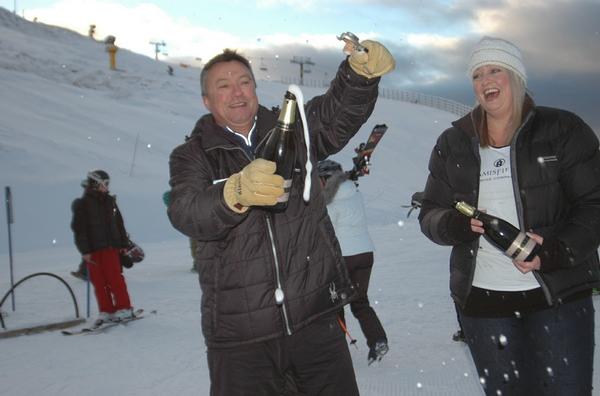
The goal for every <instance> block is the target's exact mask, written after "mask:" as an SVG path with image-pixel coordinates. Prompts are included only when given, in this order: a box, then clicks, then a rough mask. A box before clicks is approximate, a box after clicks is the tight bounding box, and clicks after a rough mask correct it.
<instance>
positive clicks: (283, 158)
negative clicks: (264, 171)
mask: <svg viewBox="0 0 600 396" xmlns="http://www.w3.org/2000/svg"><path fill="white" fill-rule="evenodd" d="M295 122H296V96H295V95H294V94H292V93H291V92H289V91H287V92H286V93H285V96H284V98H283V104H282V105H281V113H279V119H278V120H277V125H275V127H274V128H273V129H272V130H271V131H270V132H269V134H268V135H267V138H266V141H264V144H262V145H260V146H259V147H258V148H257V151H256V157H257V158H264V159H266V160H269V161H273V162H275V164H277V169H276V170H275V173H276V174H278V175H280V176H281V177H283V179H284V184H283V188H284V193H283V195H282V196H281V197H279V199H278V200H277V201H278V202H277V204H275V205H274V206H265V207H264V208H265V209H268V210H271V211H274V212H282V211H284V210H285V209H286V208H287V204H288V200H289V197H290V190H291V189H292V174H293V173H294V165H295V163H296V140H295V139H294V129H295Z"/></svg>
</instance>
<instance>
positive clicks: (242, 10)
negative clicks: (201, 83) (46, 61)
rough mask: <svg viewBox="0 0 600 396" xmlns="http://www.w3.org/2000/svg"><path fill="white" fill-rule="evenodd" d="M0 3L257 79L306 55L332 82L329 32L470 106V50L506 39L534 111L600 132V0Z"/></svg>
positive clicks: (136, 47)
mask: <svg viewBox="0 0 600 396" xmlns="http://www.w3.org/2000/svg"><path fill="white" fill-rule="evenodd" d="M0 6H2V7H4V8H6V9H8V10H14V9H15V7H16V9H17V13H18V14H19V15H21V16H25V18H27V19H29V20H32V19H33V18H34V17H37V18H38V21H40V22H44V23H49V24H56V25H60V26H64V27H68V28H70V29H72V30H75V31H78V32H80V33H82V34H87V31H88V27H89V25H90V24H92V23H93V24H96V25H97V28H96V32H97V34H96V38H99V39H102V38H104V37H105V36H107V35H109V34H111V35H114V36H116V37H117V45H119V46H121V47H124V48H128V49H131V50H133V51H135V52H139V53H142V54H146V55H148V56H152V57H154V55H155V53H154V48H155V47H154V46H153V45H151V44H150V42H151V41H153V42H162V41H164V42H165V43H166V45H165V46H164V47H162V46H161V47H159V48H160V50H161V53H160V54H159V59H162V60H173V59H179V57H188V58H190V59H194V58H200V59H202V60H207V59H209V58H210V57H211V56H213V55H215V54H216V53H218V52H220V51H221V50H222V49H223V48H224V47H230V48H237V49H239V50H240V51H241V52H243V53H245V54H246V55H248V56H249V57H251V59H252V61H253V63H254V65H256V66H257V67H255V69H258V66H260V67H261V68H262V69H260V70H255V72H256V73H257V75H258V77H259V78H261V77H270V76H269V74H276V73H278V72H279V74H285V73H287V72H289V73H291V72H293V71H295V70H297V69H298V68H297V65H290V62H289V60H290V59H292V57H293V56H304V57H310V59H311V61H312V62H314V63H315V65H314V66H312V67H311V69H310V70H311V72H312V73H311V75H310V77H311V78H315V79H323V78H325V79H329V78H330V77H331V75H332V73H333V71H334V70H335V67H336V66H337V64H338V63H339V61H340V60H341V59H342V58H343V55H342V54H341V52H340V51H341V47H342V45H341V43H340V42H339V41H337V39H336V38H335V36H336V35H339V34H340V33H342V32H344V31H352V32H354V33H355V34H357V35H358V36H359V37H360V38H361V39H366V38H370V39H376V40H379V41H381V42H383V43H384V44H385V45H386V46H387V47H388V48H389V49H390V50H391V51H392V53H393V54H394V56H395V58H396V61H397V68H396V70H395V71H394V72H393V73H392V74H391V75H390V76H388V77H386V78H385V79H384V81H383V83H384V85H385V86H388V87H397V88H401V89H405V90H411V91H420V92H426V93H430V94H435V95H439V96H445V97H449V98H451V99H454V100H458V101H461V102H463V103H466V104H472V103H473V95H472V91H471V85H470V81H469V79H467V77H466V74H465V68H466V64H467V61H468V56H469V53H470V49H471V48H472V46H473V45H474V43H475V42H476V41H478V40H479V39H480V38H481V37H482V36H484V35H491V36H497V37H503V38H506V39H508V40H511V41H513V42H514V43H515V44H517V45H518V46H519V47H520V48H521V50H522V51H523V54H524V61H525V64H526V67H527V72H528V76H529V81H528V85H529V89H530V91H531V92H532V93H533V95H534V99H535V100H536V101H537V102H538V104H540V105H550V106H556V107H562V108H566V109H569V110H572V111H574V112H576V113H577V114H579V115H580V116H582V117H583V118H584V120H586V121H587V122H588V123H590V124H592V126H593V127H594V128H595V129H596V132H597V133H598V132H600V131H599V130H598V129H599V128H600V112H599V111H598V104H599V101H598V99H597V94H598V92H600V0H494V1H491V0H426V1H423V0H396V1H394V0H379V1H377V0H330V1H316V0H256V1H252V0H229V1H199V0H156V1H138V0H121V1H106V0H60V1H56V0H0ZM293 67H296V69H292V68H293ZM264 69H267V70H264ZM284 70H286V71H285V72H284ZM288 70H289V71H288ZM263 71H264V73H263ZM261 73H262V74H261ZM328 76H329V77H328ZM306 77H307V78H308V77H309V76H308V75H307V76H306Z"/></svg>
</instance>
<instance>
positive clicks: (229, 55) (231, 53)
mask: <svg viewBox="0 0 600 396" xmlns="http://www.w3.org/2000/svg"><path fill="white" fill-rule="evenodd" d="M232 61H237V62H240V63H241V64H243V65H244V66H246V67H247V68H248V70H250V75H251V76H252V81H254V85H256V79H255V78H254V72H252V66H250V61H249V60H248V59H246V58H245V57H244V56H243V55H240V54H238V53H237V52H236V50H232V49H229V48H225V49H224V50H223V52H222V53H220V54H219V55H217V56H215V57H213V58H212V59H211V60H209V61H208V62H207V63H206V65H204V68H203V69H202V72H200V89H201V90H202V96H206V78H207V76H208V72H209V71H210V69H212V67H213V66H214V65H216V64H217V63H222V62H232Z"/></svg>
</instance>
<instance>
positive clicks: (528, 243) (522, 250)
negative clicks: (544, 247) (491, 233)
mask: <svg viewBox="0 0 600 396" xmlns="http://www.w3.org/2000/svg"><path fill="white" fill-rule="evenodd" d="M536 246H537V243H536V242H535V241H534V240H533V239H531V238H529V237H528V236H527V235H526V234H524V233H522V232H520V233H519V235H517V237H516V238H515V240H514V241H512V243H511V244H510V246H509V247H508V249H506V255H507V256H508V257H510V258H512V259H513V260H519V261H524V260H525V259H526V258H527V257H529V255H530V254H531V252H532V251H533V249H535V247H536Z"/></svg>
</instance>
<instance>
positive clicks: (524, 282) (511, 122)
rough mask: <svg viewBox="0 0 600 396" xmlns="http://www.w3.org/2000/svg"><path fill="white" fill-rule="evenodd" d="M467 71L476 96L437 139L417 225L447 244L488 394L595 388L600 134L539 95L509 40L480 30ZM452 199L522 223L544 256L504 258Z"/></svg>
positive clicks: (454, 287)
mask: <svg viewBox="0 0 600 396" xmlns="http://www.w3.org/2000/svg"><path fill="white" fill-rule="evenodd" d="M468 74H469V77H470V78H471V80H472V83H473V90H474V93H475V97H476V99H477V102H478V105H477V106H476V107H475V108H474V109H473V110H472V111H471V113H470V114H468V115H466V116H465V117H463V118H461V119H459V120H457V121H455V122H453V124H452V127H451V128H449V129H447V130H446V131H445V132H444V133H442V135H441V136H440V137H439V138H438V140H437V143H436V145H435V147H434V149H433V151H432V154H431V158H430V162H429V172H430V174H429V177H428V179H427V185H426V188H425V195H424V199H423V202H422V207H421V212H420V214H419V220H420V224H421V230H422V231H423V233H424V234H425V235H426V236H427V237H429V238H430V239H431V240H432V241H434V242H436V243H438V244H441V245H451V246H452V253H451V256H450V290H451V294H452V298H453V299H454V301H455V302H456V305H457V308H458V310H459V315H460V322H461V324H462V327H463V330H464V335H465V337H466V342H467V344H468V346H469V349H470V351H471V355H472V357H473V360H474V363H475V366H476V368H477V372H478V374H479V377H480V382H481V384H482V386H483V389H484V390H485V393H486V394H488V395H498V394H502V395H591V392H592V371H593V360H594V359H593V355H594V307H593V305H592V299H591V290H592V288H594V287H597V286H598V285H599V284H600V267H599V261H598V245H599V243H600V227H599V226H598V224H600V153H599V151H598V139H597V137H596V135H595V133H594V132H593V131H592V130H591V129H590V127H589V126H588V125H586V124H585V123H584V122H583V121H582V120H581V119H580V118H579V117H577V116H576V115H575V114H573V113H571V112H568V111H564V110H559V109H553V108H548V107H541V106H536V105H535V104H534V102H533V100H532V98H531V97H530V96H529V95H528V94H527V93H526V89H525V87H526V81H527V75H526V70H525V66H524V64H523V61H522V56H521V52H520V51H519V49H518V48H517V47H516V46H515V45H514V44H512V43H510V42H508V41H506V40H502V39H498V38H491V37H486V38H483V39H482V40H481V41H480V42H479V43H478V44H477V46H476V47H475V49H474V51H473V53H472V56H471V59H470V62H469V67H468ZM454 201H465V202H467V203H468V204H470V205H473V206H475V207H478V208H479V209H480V210H486V211H487V213H489V214H491V215H494V216H497V217H500V218H502V219H504V220H507V221H509V222H510V223H512V224H514V225H516V226H517V227H519V228H520V229H522V230H524V231H526V232H528V233H529V235H530V237H531V238H533V239H534V240H535V241H536V242H537V243H538V244H540V245H541V249H540V251H539V253H538V254H537V255H536V256H535V257H534V258H533V259H532V260H531V261H519V260H511V259H510V258H509V257H507V256H504V255H503V253H502V252H501V251H500V250H498V249H496V248H495V247H494V246H492V245H491V244H490V243H489V242H488V241H487V240H486V239H485V238H480V236H481V235H482V233H483V232H484V229H483V223H482V222H480V221H479V220H475V219H470V218H468V217H466V216H463V215H462V214H460V213H459V212H458V211H456V210H455V209H453V206H452V205H453V202H454Z"/></svg>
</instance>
